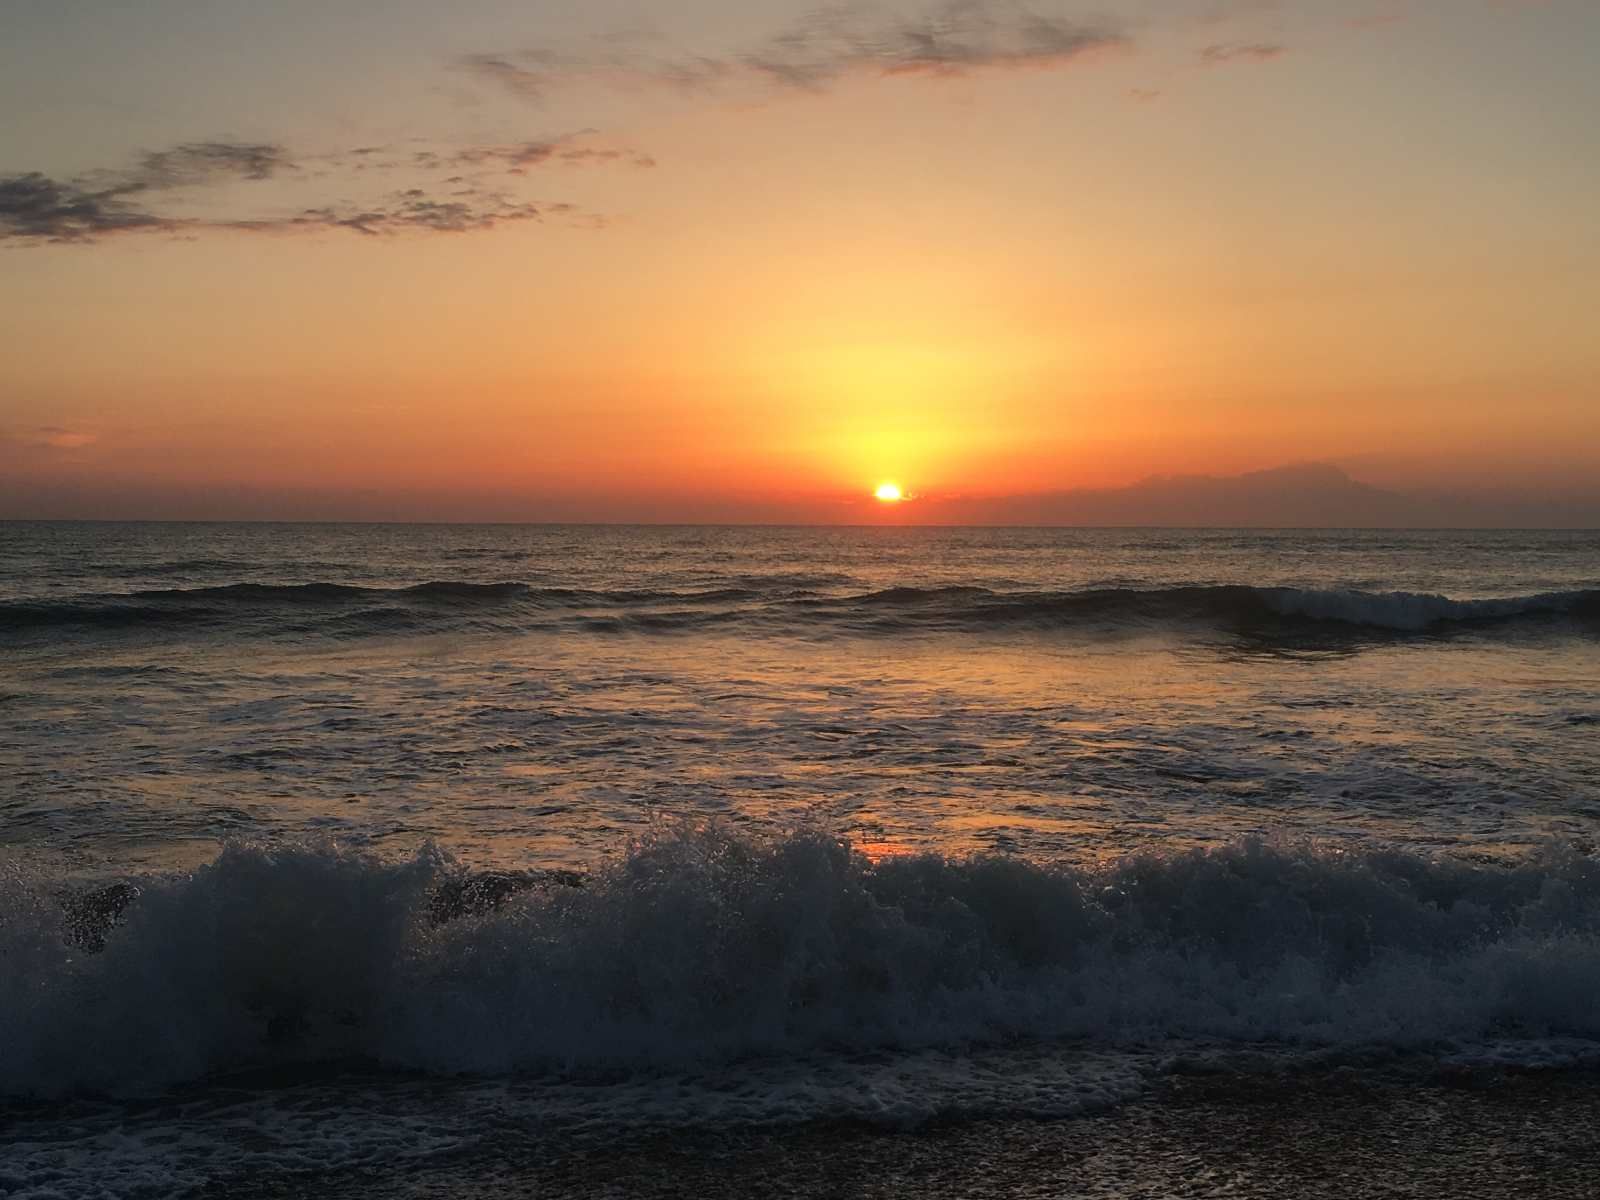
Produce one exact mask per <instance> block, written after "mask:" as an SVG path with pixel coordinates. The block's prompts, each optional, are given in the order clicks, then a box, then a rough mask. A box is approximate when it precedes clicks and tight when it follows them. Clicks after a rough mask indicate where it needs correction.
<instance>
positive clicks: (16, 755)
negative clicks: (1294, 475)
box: [0, 523, 1600, 1197]
mask: <svg viewBox="0 0 1600 1200" xmlns="http://www.w3.org/2000/svg"><path fill="white" fill-rule="evenodd" d="M1597 837H1600V533H1594V532H1570V531H1564V532H1505V531H1496V532H1396V531H1381V532H1376V531H1310V532H1307V531H1205V530H1017V529H1007V530H983V529H942V530H940V529H908V528H850V529H799V528H795V529H774V528H665V527H648V528H620V527H557V526H482V527H472V526H402V525H392V526H385V525H323V526H316V525H269V524H132V523H103V524H100V523H83V524H76V523H12V524H3V523H0V1031H3V1034H4V1036H3V1037H0V1196H39V1197H43V1196H67V1197H77V1196H91V1195H94V1196H101V1195H114V1196H134V1195H150V1196H166V1195H178V1194H184V1193H185V1192H186V1191H188V1192H196V1191H203V1190H204V1189H206V1188H211V1189H218V1188H220V1189H223V1190H222V1191H221V1192H218V1193H217V1194H228V1193H230V1192H234V1193H237V1194H247V1184H248V1185H249V1186H254V1187H261V1188H266V1189H267V1191H264V1192H263V1193H262V1194H268V1192H270V1190H271V1188H273V1187H277V1188H279V1193H273V1194H282V1193H285V1192H287V1193H289V1194H297V1193H295V1192H294V1189H295V1188H296V1187H299V1186H301V1183H303V1184H304V1187H305V1188H306V1189H307V1190H306V1194H317V1193H318V1191H319V1189H321V1190H322V1191H325V1192H327V1194H332V1191H333V1189H335V1188H336V1186H343V1185H342V1184H340V1182H339V1181H341V1180H343V1181H344V1182H345V1183H348V1181H349V1180H350V1179H351V1178H353V1177H354V1176H353V1175H352V1174H351V1173H352V1172H355V1173H359V1172H362V1171H373V1170H376V1169H378V1167H379V1166H380V1165H381V1166H383V1167H385V1168H394V1165H395V1164H397V1163H400V1164H404V1163H415V1164H420V1163H433V1164H437V1163H439V1162H442V1161H443V1162H457V1161H460V1162H474V1161H476V1162H482V1161H488V1159H487V1158H486V1157H485V1156H490V1155H494V1154H501V1153H504V1151H505V1149H506V1147H507V1146H508V1145H510V1144H511V1143H512V1141H515V1144H516V1145H518V1146H524V1147H525V1146H527V1145H530V1144H538V1145H546V1144H550V1145H555V1144H559V1145H561V1146H564V1147H568V1148H570V1147H572V1146H574V1145H584V1144H590V1143H592V1144H594V1145H597V1146H604V1145H606V1144H608V1143H609V1142H610V1141H612V1140H614V1139H617V1138H619V1137H623V1136H625V1135H626V1136H634V1135H637V1134H638V1133H639V1131H641V1130H662V1129H665V1130H679V1131H683V1130H696V1131H700V1132H699V1133H697V1134H696V1135H695V1136H703V1135H704V1131H705V1130H707V1129H735V1128H737V1129H751V1128H773V1127H776V1128H796V1129H799V1128H802V1127H804V1128H814V1127H815V1123H816V1122H819V1121H848V1122H868V1123H879V1124H882V1125H884V1126H885V1127H893V1128H897V1129H904V1128H915V1127H919V1126H920V1125H922V1124H925V1123H927V1122H929V1121H952V1120H954V1121H993V1120H997V1119H998V1120H1006V1119H1011V1118H1019V1117H1020V1118H1027V1119H1036V1118H1041V1117H1065V1116H1070V1115H1072V1114H1075V1113H1087V1112H1092V1111H1100V1110H1103V1109H1104V1108H1105V1107H1106V1106H1108V1105H1115V1104H1118V1103H1120V1102H1122V1101H1126V1100H1128V1099H1129V1098H1131V1097H1137V1096H1140V1095H1142V1094H1146V1093H1148V1092H1149V1090H1150V1089H1151V1088H1152V1087H1155V1086H1157V1085H1158V1084H1159V1082H1160V1081H1161V1080H1163V1079H1167V1078H1170V1077H1172V1075H1173V1073H1174V1072H1175V1071H1179V1070H1182V1071H1189V1072H1192V1071H1194V1070H1196V1069H1199V1068H1197V1066H1196V1064H1201V1065H1202V1066H1203V1068H1204V1069H1205V1070H1207V1071H1221V1072H1234V1073H1244V1074H1248V1073H1249V1072H1251V1071H1257V1070H1268V1069H1271V1070H1274V1071H1276V1070H1281V1069H1282V1068H1283V1065H1284V1064H1285V1063H1302V1064H1303V1063H1307V1062H1315V1063H1318V1064H1322V1065H1327V1064H1329V1063H1334V1064H1341V1063H1342V1064H1348V1065H1353V1067H1356V1066H1360V1065H1362V1064H1371V1063H1373V1062H1374V1061H1384V1062H1387V1061H1391V1060H1392V1059H1393V1058H1394V1056H1402V1057H1404V1058H1405V1060H1406V1061H1407V1062H1414V1061H1417V1060H1419V1059H1420V1060H1421V1061H1425V1062H1428V1063H1433V1064H1443V1065H1453V1066H1462V1065H1463V1064H1465V1065H1468V1066H1470V1065H1472V1064H1501V1065H1506V1064H1510V1065H1514V1066H1516V1067H1518V1068H1529V1067H1541V1066H1545V1067H1548V1066H1564V1067H1569V1068H1571V1067H1576V1068H1580V1069H1585V1068H1587V1067H1589V1066H1592V1065H1593V1064H1594V1063H1596V1062H1600V1005H1597V1004H1596V1002H1595V999H1594V997H1595V996H1596V995H1600V856H1597V854H1596V839H1597ZM1262 1064H1269V1065H1268V1066H1263V1065H1262ZM585 1139H588V1141H587V1142H586V1141H585ZM452 1156H453V1157H452ZM474 1156H476V1157H474ZM264 1181H265V1182H264ZM295 1181H301V1183H297V1182H295Z"/></svg>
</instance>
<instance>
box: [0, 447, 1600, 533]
mask: <svg viewBox="0 0 1600 1200" xmlns="http://www.w3.org/2000/svg"><path fill="white" fill-rule="evenodd" d="M0 519H44V520H49V519H88V520H96V519H134V520H138V519H148V520H269V521H271V520H282V521H325V520H334V521H338V520H349V521H400V522H406V521H419V522H433V521H443V522H462V523H472V522H512V523H516V522H529V523H541V522H556V523H565V522H571V523H600V524H604V523H619V524H635V523H637V524H651V523H661V524H680V523H681V524H807V525H810V524H815V525H855V524H884V523H890V524H906V525H973V526H986V525H992V526H1008V525H1009V526H1063V527H1071V526H1085V527H1094V526H1133V527H1139V526H1148V527H1167V528H1173V527H1189V528H1198V527H1217V528H1324V529H1326V528H1513V529H1514V528H1570V529H1600V485H1596V486H1594V487H1591V488H1588V489H1582V488H1569V489H1562V490H1551V491H1546V492H1535V491H1533V490H1530V489H1527V488H1513V487H1507V486H1503V485H1502V486H1497V487H1484V488H1481V489H1477V490H1473V491H1466V490H1456V491H1443V490H1426V491H1424V490H1415V491H1400V490H1389V489H1384V488H1377V487H1373V486H1372V485H1370V484H1366V483H1362V482H1359V481H1358V480H1355V479H1353V478H1351V477H1350V476H1349V475H1348V474H1346V473H1345V472H1344V471H1343V470H1341V469H1340V468H1338V467H1335V466H1331V465H1328V464H1322V463H1300V464H1295V465H1291V466H1285V467H1278V468H1272V469H1268V470H1261V471H1250V472H1245V473H1242V474H1238V475H1224V476H1210V475H1167V476H1152V477H1150V478H1148V479H1145V480H1142V481H1140V482H1137V483H1133V484H1129V485H1127V486H1125V487H1116V488H1083V489H1073V490H1063V491H1058V492H1039V493H1032V494H1025V495H994V496H944V497H941V496H921V497H918V498H916V499H913V500H910V501H907V502H905V503H902V504H900V505H896V506H892V507H891V506H888V505H883V504H880V503H878V502H876V501H874V500H872V499H871V497H870V496H867V495H865V494H863V495H859V496H858V495H850V496H832V497H817V496H810V497H799V496H783V495H774V496H771V497H757V496H750V495H740V496H717V495H688V494H682V493H675V494H664V495H659V496H652V495H649V494H645V493H639V494H635V495H629V496H616V495H580V494H542V495H535V494H528V493H525V492H519V491H518V490H516V489H509V488H502V489H496V490H492V491H491V490H482V491H469V490H463V489H446V488H437V487H434V488H428V489H413V490H408V489H401V488H394V487H359V486H348V487H339V486H330V487H292V488H291V487H284V488H273V487H268V486H263V485H243V484H239V485H233V484H214V485H204V484H162V483H153V482H149V481H137V480H123V481H113V480H110V479H106V478H104V477H103V476H101V475H100V474H98V473H95V474H89V473H82V474H79V475H77V476H75V477H73V478H70V479H69V478H56V479H51V478H48V477H46V478H35V479H34V480H32V481H24V480H20V479H19V480H14V481H7V482H0Z"/></svg>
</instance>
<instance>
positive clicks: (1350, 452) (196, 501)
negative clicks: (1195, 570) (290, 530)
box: [0, 0, 1600, 524]
mask: <svg viewBox="0 0 1600 1200" xmlns="http://www.w3.org/2000/svg"><path fill="white" fill-rule="evenodd" d="M1596 46H1600V4H1596V3H1594V2H1593V0H1544V2H1536V0H1349V2H1341V3H1337V4H1335V3H1327V2H1325V0H1314V2H1313V0H1276V2H1275V0H1101V2H1100V3H1098V4H1079V3H1076V2H1075V0H1060V2H1050V0H1040V2H1038V3H1029V4H1014V3H1009V2H1005V0H959V2H956V3H933V4H925V3H907V4H894V5H875V4H844V5H833V6H828V7H822V8H817V7H812V6H809V5H806V4H795V3H788V2H783V0H738V2H735V0H677V2H675V3H673V4H665V3H659V2H645V0H592V2H590V3H586V4H583V5H573V4H560V5H557V4H554V3H548V2H540V0H524V2H521V3H512V2H509V0H455V2H454V3H452V4H450V5H444V6H441V5H437V4H432V3H422V2H421V0H385V2H383V3H378V2H376V0H342V2H341V3H338V4H333V5H330V4H326V3H324V2H318V3H311V2H310V0H280V2H278V3H275V4H270V5H265V4H260V3H259V2H256V0H142V2H141V3H139V4H136V5H130V4H126V3H109V2H105V0H8V2H7V3H6V4H5V5H3V6H0V112H4V113H5V114H6V119H5V120H4V121H0V517H107V518H112V517H155V518H190V517H199V518H213V517H215V518H294V519H345V518H351V519H427V520H597V521H609V520H622V521H636V520H644V521H650V520H661V521H674V520H730V521H766V520H773V521H825V522H832V521H839V522H857V521H922V520H928V521H932V520H938V521H941V522H944V521H957V522H959V521H961V520H964V519H972V520H978V519H983V520H1000V521H1003V520H1007V519H1009V518H1008V516H1007V514H1008V513H1014V514H1022V513H1031V514H1034V515H1033V517H1032V518H1030V519H1038V514H1039V513H1041V512H1045V513H1048V512H1067V511H1069V510H1071V511H1076V509H1073V507H1072V506H1071V505H1066V506H1065V507H1063V506H1060V505H1057V506H1056V507H1055V508H1052V507H1051V505H1050V504H1049V503H1045V502H1044V501H1045V500H1048V499H1049V498H1051V497H1061V496H1072V495H1079V494H1083V493H1102V492H1106V491H1108V490H1109V491H1116V490H1119V489H1126V488H1130V487H1133V488H1140V487H1144V488H1148V486H1149V485H1148V483H1147V482H1141V481H1148V480H1149V479H1151V478H1152V477H1167V476H1189V475H1197V476H1234V475H1242V474H1246V473H1253V472H1260V471H1263V470H1270V469H1274V468H1278V467H1282V466H1285V465H1291V464H1306V463H1316V464H1331V465H1334V466H1337V467H1338V468H1339V469H1341V470H1342V471H1344V472H1345V473H1347V474H1348V475H1349V476H1351V477H1352V478H1354V479H1356V480H1358V481H1360V483H1361V484H1363V485H1370V486H1372V487H1376V488H1381V489H1388V490H1394V491H1399V492H1404V493H1408V494H1418V495H1422V494H1426V495H1427V496H1428V497H1430V498H1431V499H1430V500H1429V503H1430V505H1431V506H1432V507H1430V509H1429V511H1430V512H1431V513H1434V514H1436V515H1437V514H1443V515H1438V516H1437V519H1439V520H1441V521H1445V522H1448V521H1449V520H1450V519H1451V517H1450V514H1451V513H1452V512H1457V513H1459V514H1461V516H1462V519H1463V520H1466V519H1467V516H1468V514H1470V517H1471V522H1472V523H1481V522H1483V521H1484V520H1485V519H1490V520H1492V519H1493V514H1494V513H1495V512H1497V511H1504V512H1505V513H1506V514H1507V516H1506V520H1507V521H1508V522H1510V523H1516V521H1517V520H1518V519H1520V517H1519V516H1518V514H1526V513H1527V512H1529V511H1535V510H1537V511H1539V512H1541V513H1545V514H1553V515H1552V516H1551V518H1550V519H1551V520H1552V521H1554V522H1556V523H1571V524H1600V482H1597V480H1600V337H1597V336H1596V335H1595V328H1594V326H1595V314H1596V313H1597V312H1600V222H1597V221H1596V220H1595V217H1594V214H1595V213H1596V212H1600V133H1597V132H1596V127H1595V122H1594V114H1595V113H1596V112H1600V72H1596V71H1595V70H1594V69H1593V54H1594V48H1595V47H1596ZM1273 478H1276V477H1275V476H1274V477H1273ZM885 481H892V482H894V483H896V484H897V485H898V486H899V487H900V488H901V490H902V493H903V495H904V497H905V498H904V499H902V500H901V501H900V502H899V503H885V502H881V501H877V500H875V499H873V497H872V493H873V490H874V489H875V488H876V487H877V486H878V485H879V484H881V483H883V482H885ZM1457 498H1459V499H1460V505H1459V507H1457V508H1452V507H1451V505H1452V504H1455V503H1456V499H1457ZM1486 513H1487V514H1489V516H1488V518H1486V517H1485V514H1486ZM1271 516H1272V514H1271V513H1270V512H1265V513H1263V523H1272V521H1271ZM1019 519H1021V518H1020V517H1019ZM1063 519H1066V518H1063Z"/></svg>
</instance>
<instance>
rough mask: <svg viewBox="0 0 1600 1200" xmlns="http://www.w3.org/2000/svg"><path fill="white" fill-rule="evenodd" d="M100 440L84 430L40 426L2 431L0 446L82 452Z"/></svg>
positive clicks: (0, 433)
mask: <svg viewBox="0 0 1600 1200" xmlns="http://www.w3.org/2000/svg"><path fill="white" fill-rule="evenodd" d="M98 440H99V438H98V437H97V435H95V434H93V433H90V432H88V431H87V430H83V429H68V428H66V427H64V426H61V425H39V426H36V427H34V428H32V429H18V430H11V431H9V432H7V431H3V430H0V444H7V445H11V446H20V447H21V448H23V449H25V450H42V451H58V452H66V451H73V450H82V449H83V448H84V447H85V446H90V445H93V444H94V443H95V442H96V441H98Z"/></svg>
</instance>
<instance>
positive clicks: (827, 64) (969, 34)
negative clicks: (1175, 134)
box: [459, 0, 1131, 100]
mask: <svg viewBox="0 0 1600 1200" xmlns="http://www.w3.org/2000/svg"><path fill="white" fill-rule="evenodd" d="M1130 44H1131V40H1130V38H1129V36H1128V35H1127V34H1126V33H1125V32H1124V31H1123V30H1122V29H1121V27H1120V26H1117V25H1114V24H1111V23H1109V22H1104V21H1085V20H1077V19H1073V18H1067V17H1058V16H1050V15H1046V14H1042V13H1038V12H1035V11H1033V10H1032V9H1029V8H1026V7H1024V6H1023V5H1021V4H1017V3H1014V2H1012V0H949V2H947V3H944V4H942V5H940V6H939V7H937V8H936V9H934V10H932V11H931V12H927V13H924V14H921V15H917V16H908V15H903V14H894V13H887V12H884V11H882V10H880V9H876V8H870V7H865V6H857V5H843V6H835V7H830V8H822V9H817V10H815V11H813V12H811V13H808V14H807V15H805V16H804V17H802V18H800V19H799V20H798V21H796V22H794V23H793V24H791V25H789V26H788V27H786V28H784V29H782V30H779V31H778V32H777V33H774V34H772V35H770V36H768V37H766V38H764V39H761V40H759V41H757V42H756V43H755V44H753V45H750V46H747V47H745V48H743V49H742V50H738V51H734V52H730V53H726V54H711V55H668V54H649V53H646V52H643V51H640V50H638V49H627V50H623V51H612V52H607V53H602V54H599V55H584V54H565V53H561V52H558V51H555V50H552V49H550V48H537V49H529V50H521V51H516V52H509V53H508V52H499V53H479V54H471V55H467V56H466V57H464V58H462V59H461V60H459V65H460V66H461V67H462V68H463V69H465V70H467V71H469V72H471V73H473V74H475V75H477V76H478V77H479V78H480V79H482V80H484V81H485V82H488V83H492V84H494V85H496V86H498V87H501V88H503V89H505V90H508V91H510V92H512V93H513V94H515V95H517V96H520V97H523V98H524V99H533V100H538V99H543V98H544V97H545V96H546V95H548V94H549V93H550V92H551V91H552V90H553V89H555V88H557V87H559V86H560V85H562V84H563V83H567V82H572V81H574V80H576V79H579V78H584V77H589V78H601V79H605V78H617V79H622V80H625V81H629V82H646V83H652V84H661V85H666V86H672V87H679V88H685V89H707V88H713V87H717V86H720V85H730V84H745V85H749V84H752V83H754V84H765V85H768V86H773V87H778V88H785V89H794V90H804V91H820V90H822V89H825V88H827V87H829V86H831V85H833V84H835V83H837V82H839V81H841V80H843V79H845V78H847V77H851V76H895V75H922V76H931V77H948V76H962V75H969V74H973V73H976V72H979V71H991V70H1052V69H1057V68H1060V67H1064V66H1066V65H1068V64H1070V63H1073V62H1076V61H1077V60H1079V59H1082V58H1084V57H1086V56H1088V55H1090V54H1092V53H1094V52H1097V51H1104V50H1112V49H1119V48H1123V47H1126V46H1128V45H1130Z"/></svg>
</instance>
